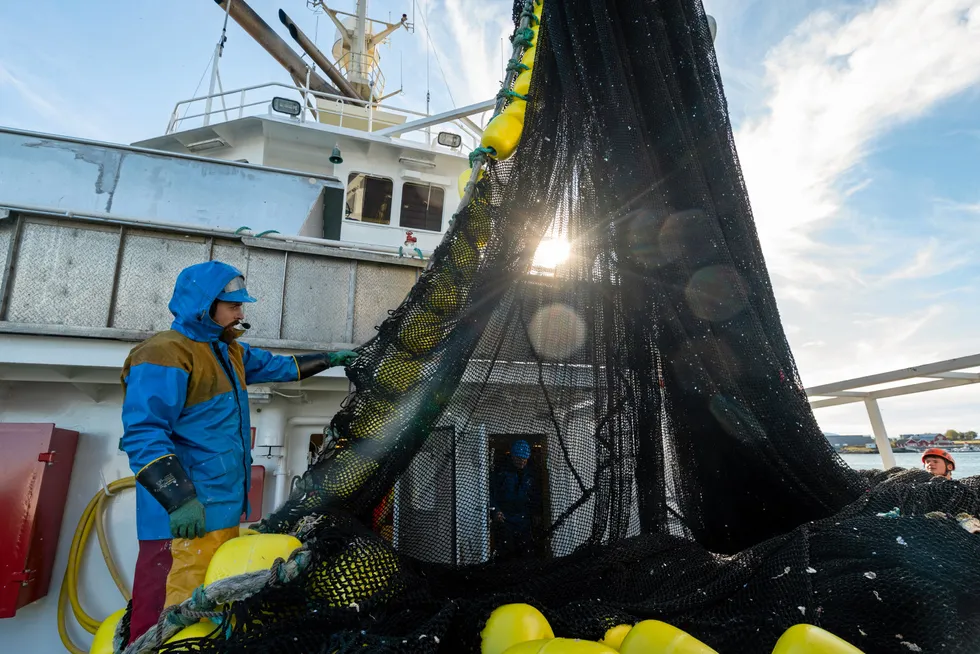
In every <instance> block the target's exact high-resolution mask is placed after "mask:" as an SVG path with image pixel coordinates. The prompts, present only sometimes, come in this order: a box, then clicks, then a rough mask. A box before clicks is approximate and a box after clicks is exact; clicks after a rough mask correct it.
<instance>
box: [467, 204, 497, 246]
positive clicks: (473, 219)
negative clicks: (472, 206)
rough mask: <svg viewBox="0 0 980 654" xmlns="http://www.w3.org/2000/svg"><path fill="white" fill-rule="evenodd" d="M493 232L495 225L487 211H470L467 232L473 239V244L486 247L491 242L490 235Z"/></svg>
mask: <svg viewBox="0 0 980 654" xmlns="http://www.w3.org/2000/svg"><path fill="white" fill-rule="evenodd" d="M492 232H493V225H492V223H491V221H490V216H489V215H487V214H486V213H485V212H482V211H481V212H476V211H473V212H470V216H469V221H468V222H467V223H466V233H467V234H469V236H470V238H471V239H473V244H474V245H476V247H478V248H485V247H486V246H487V243H489V242H490V235H491V234H492Z"/></svg>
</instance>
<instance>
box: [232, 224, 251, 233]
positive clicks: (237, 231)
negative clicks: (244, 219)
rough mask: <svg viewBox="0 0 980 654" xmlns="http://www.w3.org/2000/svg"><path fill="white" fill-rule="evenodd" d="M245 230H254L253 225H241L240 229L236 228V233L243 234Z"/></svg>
mask: <svg viewBox="0 0 980 654" xmlns="http://www.w3.org/2000/svg"><path fill="white" fill-rule="evenodd" d="M244 231H249V232H250V231H252V228H251V227H248V226H247V225H242V226H241V227H239V228H238V229H236V230H235V233H236V234H241V233H242V232H244Z"/></svg>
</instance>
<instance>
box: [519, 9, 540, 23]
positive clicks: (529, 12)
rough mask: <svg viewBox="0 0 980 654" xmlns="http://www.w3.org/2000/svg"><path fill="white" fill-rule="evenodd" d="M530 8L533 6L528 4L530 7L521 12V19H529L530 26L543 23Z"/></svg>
mask: <svg viewBox="0 0 980 654" xmlns="http://www.w3.org/2000/svg"><path fill="white" fill-rule="evenodd" d="M530 7H531V5H530V4H528V6H527V7H525V8H524V11H522V12H521V18H527V22H528V23H529V24H530V25H537V24H538V23H540V22H541V19H540V18H538V17H537V16H535V15H534V12H533V11H532V10H531V8H530Z"/></svg>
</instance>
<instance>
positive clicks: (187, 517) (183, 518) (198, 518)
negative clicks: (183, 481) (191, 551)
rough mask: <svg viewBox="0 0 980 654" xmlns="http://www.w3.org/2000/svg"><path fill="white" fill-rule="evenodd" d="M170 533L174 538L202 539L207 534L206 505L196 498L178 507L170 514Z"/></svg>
mask: <svg viewBox="0 0 980 654" xmlns="http://www.w3.org/2000/svg"><path fill="white" fill-rule="evenodd" d="M170 533H171V534H173V536H174V538H200V537H201V536H203V535H204V534H205V533H207V532H206V531H205V528H204V505H203V504H201V501H200V500H199V499H197V498H196V497H194V498H191V499H189V500H187V501H186V502H184V503H183V504H181V505H180V506H178V507H177V508H176V509H174V510H173V512H172V513H171V514H170Z"/></svg>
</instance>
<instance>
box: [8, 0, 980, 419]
mask: <svg viewBox="0 0 980 654" xmlns="http://www.w3.org/2000/svg"><path fill="white" fill-rule="evenodd" d="M250 4H251V5H252V7H253V9H255V11H256V12H257V13H258V14H259V15H261V16H262V17H263V18H265V20H266V21H267V22H268V23H269V24H270V25H272V26H273V28H275V29H276V31H277V32H278V33H279V34H280V35H281V36H283V38H285V39H286V40H287V41H289V37H288V34H287V33H286V31H285V29H284V28H282V26H281V24H280V23H279V21H278V18H277V12H278V10H279V9H280V8H282V9H284V10H285V11H287V12H288V13H289V14H290V16H291V17H292V18H293V20H295V21H296V22H297V23H298V24H299V25H300V26H301V27H302V28H303V29H304V31H305V32H306V33H307V34H308V35H310V36H311V37H315V40H316V41H317V43H318V44H319V45H320V47H321V49H323V50H325V51H326V50H328V49H329V47H330V46H331V44H332V43H333V40H334V38H335V28H334V27H333V25H332V24H331V23H330V21H329V19H328V18H327V17H326V16H324V15H322V14H317V13H315V12H313V11H311V10H310V9H309V8H308V7H307V3H306V2H305V0H275V1H273V0H251V3H250ZM704 4H705V8H706V10H707V11H708V13H710V14H712V15H713V16H715V18H716V19H717V21H718V37H717V40H716V43H715V48H716V51H717V54H718V60H719V65H720V68H721V75H722V81H723V83H724V87H725V93H726V96H727V99H728V103H729V110H730V115H731V120H732V125H733V129H734V132H735V143H736V148H737V150H738V155H739V158H740V161H741V164H742V167H743V174H744V177H745V180H746V185H747V187H748V192H749V197H750V200H751V203H752V207H753V212H754V215H755V220H756V226H757V228H758V231H759V235H760V239H761V241H762V246H763V251H764V254H765V257H766V263H767V266H768V268H769V272H770V275H771V276H772V279H773V285H774V289H775V293H776V298H777V301H778V303H779V308H780V314H781V316H782V320H783V325H784V328H785V330H786V333H787V336H788V338H789V340H790V344H791V346H792V348H793V352H794V355H795V357H796V360H797V364H798V367H799V370H800V374H801V376H802V379H803V382H804V385H806V386H813V385H816V384H823V383H829V382H832V381H838V380H843V379H848V378H851V377H857V376H863V375H867V374H872V373H876V372H884V371H888V370H893V369H897V368H903V367H908V366H914V365H920V364H924V363H928V362H932V361H937V360H942V359H950V358H955V357H961V356H966V355H971V354H975V353H977V352H980V339H978V338H977V332H978V331H980V330H978V326H980V46H978V44H980V0H877V1H873V0H851V1H848V0H843V1H842V0H779V2H775V1H774V0H704ZM331 6H333V7H334V8H336V9H340V10H344V11H352V10H353V7H354V2H353V0H342V1H338V2H335V3H333V4H332V5H331ZM510 7H511V3H510V2H509V1H508V0H428V1H426V0H419V2H417V3H415V4H414V5H413V3H412V2H411V0H408V1H407V2H395V1H393V0H374V1H373V2H371V4H370V7H369V15H370V16H371V17H374V18H378V19H382V20H388V19H389V17H390V18H391V19H393V20H395V19H397V17H398V16H399V15H401V14H402V13H406V14H408V15H409V20H410V21H412V22H413V23H414V32H413V33H409V32H406V31H400V32H397V33H396V34H395V35H393V37H392V38H391V43H390V47H389V46H383V47H382V50H381V54H382V65H383V69H384V72H385V75H386V78H387V89H386V90H387V91H389V92H390V91H394V90H397V89H398V88H399V87H401V88H403V89H404V91H403V93H401V94H400V95H399V96H396V97H394V98H392V99H391V100H390V102H391V104H393V105H396V106H401V107H406V108H410V109H416V110H425V108H426V92H427V90H428V92H429V103H430V107H431V110H432V112H433V113H435V112H438V111H444V110H448V109H450V108H452V107H454V106H463V105H466V104H470V103H473V102H478V101H481V100H484V99H487V98H489V97H491V96H492V95H493V94H494V93H495V92H496V90H497V89H498V88H499V82H500V79H501V76H502V74H501V70H502V63H501V62H502V56H501V39H502V38H505V37H506V36H507V35H508V33H509V31H510V30H511V27H512V26H511V23H510ZM222 21H223V12H222V11H221V10H220V9H219V8H218V7H217V6H216V5H215V4H214V3H213V2H212V1H211V0H169V1H168V2H167V3H151V2H133V1H132V0H97V1H92V2H74V3H71V2H64V1H60V2H55V1H53V0H33V1H32V2H30V3H26V2H6V3H0V125H5V126H10V127H17V128H23V129H30V130H35V131H40V132H53V133H58V134H68V135H73V136H80V137H86V138H92V139H96V140H105V141H113V142H123V143H129V142H133V141H137V140H141V139H144V138H149V137H151V136H155V135H158V134H160V133H162V132H163V131H164V129H165V127H166V125H167V121H168V119H169V117H170V114H171V112H172V111H173V109H174V104H175V103H176V102H177V101H178V100H180V99H185V98H189V97H192V96H194V95H200V94H202V93H203V92H206V90H207V86H208V81H209V78H208V76H207V75H206V72H207V71H208V65H209V63H210V60H211V56H212V53H213V50H214V45H215V42H216V41H217V39H218V35H219V33H220V30H221V24H222ZM221 77H222V82H223V85H224V88H225V89H234V88H240V87H243V86H248V85H252V84H257V83H261V82H265V81H270V80H276V81H281V82H285V83H288V82H289V79H288V76H287V75H286V74H285V73H284V71H283V70H282V69H281V68H280V67H279V66H278V64H276V63H275V62H274V61H273V60H272V59H271V58H270V57H269V56H268V55H267V54H266V53H265V52H264V50H262V49H261V47H259V46H258V45H257V44H255V43H254V42H253V41H252V40H251V38H249V37H248V36H247V35H246V34H245V33H244V32H243V31H242V30H241V29H240V28H239V27H238V26H237V25H235V24H234V23H233V22H232V23H229V29H228V42H227V45H226V48H225V54H224V56H223V57H222V60H221ZM881 410H882V413H883V416H884V420H885V424H886V426H887V427H888V430H889V434H890V435H898V434H901V433H920V432H929V431H941V430H946V429H950V428H952V429H958V430H970V429H972V430H977V431H980V385H974V386H967V387H963V388H959V389H949V390H943V391H938V392H932V393H924V394H920V395H913V396H905V397H900V398H892V399H886V400H882V401H881ZM816 416H817V419H818V421H819V422H820V424H821V426H822V427H823V428H824V430H825V431H832V432H838V433H870V425H869V422H868V418H867V415H866V413H865V410H864V407H863V405H861V404H855V405H850V406H847V407H834V408H828V409H819V410H817V411H816Z"/></svg>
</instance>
